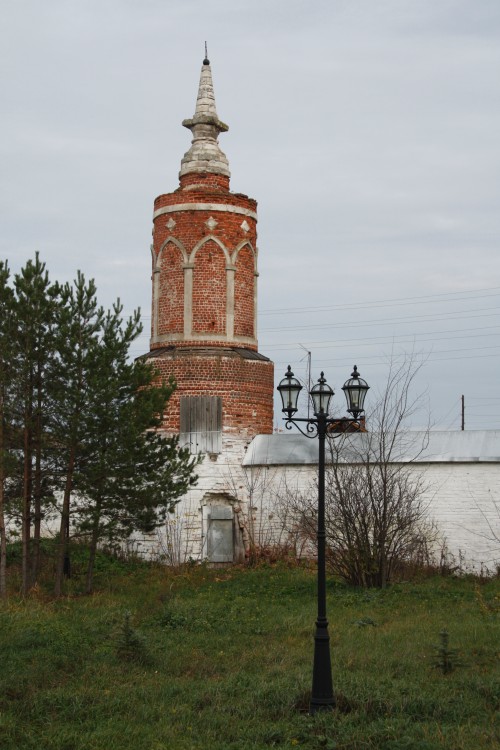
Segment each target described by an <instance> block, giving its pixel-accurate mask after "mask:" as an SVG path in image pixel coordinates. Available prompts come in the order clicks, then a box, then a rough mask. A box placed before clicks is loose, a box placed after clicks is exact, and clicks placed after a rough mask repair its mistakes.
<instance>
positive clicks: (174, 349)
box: [147, 59, 274, 437]
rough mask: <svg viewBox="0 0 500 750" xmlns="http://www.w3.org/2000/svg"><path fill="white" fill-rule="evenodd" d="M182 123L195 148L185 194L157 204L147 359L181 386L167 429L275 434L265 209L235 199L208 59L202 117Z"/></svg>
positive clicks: (182, 178)
mask: <svg viewBox="0 0 500 750" xmlns="http://www.w3.org/2000/svg"><path fill="white" fill-rule="evenodd" d="M182 124H183V125H184V126H185V127H186V128H188V129H189V130H190V131H191V133H192V143H191V147H190V149H189V150H188V151H187V153H186V154H185V155H184V157H183V159H182V161H181V170H180V173H179V187H178V188H177V189H176V190H174V191H173V192H171V193H166V194H164V195H160V196H158V198H156V200H155V202H154V214H153V244H152V246H151V249H152V287H153V290H152V315H151V321H152V322H151V341H150V352H149V355H147V358H148V359H149V360H151V361H153V362H154V364H155V366H156V368H157V369H158V370H159V372H160V373H161V375H162V377H165V378H168V377H169V376H173V377H174V378H175V380H176V382H177V390H176V391H175V393H174V395H173V396H172V398H171V400H170V403H169V407H168V412H167V414H166V415H165V425H164V426H165V428H166V429H167V430H169V431H172V432H179V431H180V432H182V431H183V430H184V429H185V426H183V423H184V424H185V423H186V419H187V421H188V422H189V421H190V420H191V422H192V421H193V419H194V420H196V419H198V421H199V420H200V419H201V417H200V413H201V412H203V411H205V412H206V411H207V410H208V412H210V414H209V415H208V417H207V419H208V422H207V424H209V423H210V424H211V425H212V426H213V425H214V424H216V425H217V429H218V430H220V431H221V433H232V434H236V435H238V436H240V437H252V436H253V435H256V434H259V433H270V432H272V423H273V383H274V372H273V363H272V362H271V361H270V360H269V359H268V358H267V357H264V356H263V355H262V354H260V353H259V351H258V341H257V279H258V271H257V202H256V201H255V200H253V199H252V198H249V197H248V196H246V195H243V194H241V193H232V192H230V187H229V181H230V172H229V164H228V160H227V158H226V156H225V154H224V153H223V152H222V150H221V148H220V146H219V142H218V136H219V134H220V133H223V132H225V131H226V130H228V126H227V125H226V124H225V123H223V122H222V121H221V120H220V119H219V117H218V115H217V111H216V105H215V96H214V89H213V83H212V71H211V67H210V63H209V61H208V60H207V59H205V60H204V61H203V65H202V69H201V76H200V84H199V90H198V97H197V100H196V107H195V113H194V116H193V117H192V118H191V119H188V120H184V121H183V123H182ZM187 397H189V398H187ZM196 399H203V400H202V401H199V403H198V402H197V401H196ZM200 409H201V412H200ZM183 410H184V412H185V413H184V415H183V414H182V411H183ZM186 410H187V411H186ZM193 415H198V416H193ZM205 427H206V425H205ZM207 429H211V428H210V427H208V428H207Z"/></svg>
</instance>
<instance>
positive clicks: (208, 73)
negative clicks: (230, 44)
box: [179, 55, 230, 177]
mask: <svg viewBox="0 0 500 750" xmlns="http://www.w3.org/2000/svg"><path fill="white" fill-rule="evenodd" d="M182 124H183V125H184V127H185V128H188V129H189V130H190V131H191V132H192V134H193V141H192V144H191V148H190V149H189V151H188V152H187V153H186V154H184V158H183V159H182V161H181V171H180V174H179V177H182V176H183V175H186V174H191V173H193V172H212V173H215V174H222V175H226V176H227V177H230V172H229V163H228V160H227V157H226V155H225V154H224V153H223V152H222V151H221V149H220V146H219V142H218V140H217V139H218V136H219V133H224V132H225V131H226V130H229V128H228V126H227V125H226V124H225V123H224V122H222V121H221V120H219V117H218V115H217V109H216V106H215V94H214V86H213V82H212V70H211V68H210V61H209V60H208V59H207V57H206V55H205V59H204V60H203V66H202V68H201V75H200V85H199V88H198V97H197V99H196V109H195V113H194V115H193V118H192V119H191V120H183V122H182Z"/></svg>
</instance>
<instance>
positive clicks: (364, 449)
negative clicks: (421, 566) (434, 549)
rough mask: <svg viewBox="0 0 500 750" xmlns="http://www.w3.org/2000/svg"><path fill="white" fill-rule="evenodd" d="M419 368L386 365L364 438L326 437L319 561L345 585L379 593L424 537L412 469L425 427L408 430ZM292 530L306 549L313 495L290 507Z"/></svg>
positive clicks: (419, 490) (421, 490) (410, 361)
mask: <svg viewBox="0 0 500 750" xmlns="http://www.w3.org/2000/svg"><path fill="white" fill-rule="evenodd" d="M419 369H420V368H419V366H418V365H415V361H414V358H413V357H412V356H409V357H408V358H407V359H405V361H404V362H403V363H402V364H400V365H396V364H394V363H391V364H390V368H389V373H388V376H387V380H386V383H385V388H384V390H383V393H382V395H381V397H380V399H379V401H378V403H376V404H375V406H374V407H373V408H372V409H371V410H370V413H369V417H368V420H367V426H368V430H367V432H357V433H349V432H345V433H343V434H342V435H334V434H332V435H331V436H330V438H329V441H328V442H329V446H330V461H329V466H328V467H327V471H326V498H325V500H326V531H327V560H328V564H329V567H330V569H331V571H332V572H334V573H335V574H337V575H339V576H340V577H341V578H342V579H344V580H345V581H347V582H348V583H350V584H352V585H356V586H363V587H380V588H384V587H385V586H386V585H387V583H388V582H389V581H390V580H391V576H392V575H393V574H394V571H395V569H396V566H397V565H398V563H401V562H404V561H405V560H409V559H412V558H413V557H414V556H415V553H416V552H417V551H419V550H420V549H421V548H422V545H424V546H425V545H426V544H427V543H428V542H429V541H431V540H430V539H429V535H430V534H431V528H430V524H429V522H428V520H427V517H426V503H425V500H424V495H425V492H426V489H427V485H426V482H425V477H424V475H423V473H422V471H421V470H420V469H419V468H418V466H416V465H415V462H416V461H417V460H418V458H419V456H420V455H421V454H422V452H423V451H424V450H425V448H426V446H427V444H428V428H427V429H426V430H424V431H423V432H419V433H416V432H413V433H412V432H411V431H410V430H409V429H408V423H409V420H410V418H411V416H412V415H413V414H414V413H415V411H416V410H417V409H418V408H419V407H420V406H421V402H422V397H421V396H416V397H414V396H413V386H414V381H415V378H416V375H417V373H418V371H419ZM294 506H295V512H296V514H297V515H298V516H299V517H300V526H301V528H302V530H303V532H305V534H306V536H307V537H308V538H309V539H310V541H311V543H314V540H315V535H316V501H315V496H314V493H312V494H311V495H308V496H307V497H302V498H301V499H300V502H297V501H296V500H295V501H294Z"/></svg>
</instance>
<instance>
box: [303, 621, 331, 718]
mask: <svg viewBox="0 0 500 750" xmlns="http://www.w3.org/2000/svg"><path fill="white" fill-rule="evenodd" d="M334 708H335V698H334V696H333V684H332V665H331V660H330V636H329V635H328V622H327V620H326V619H325V620H324V621H322V622H320V621H319V620H318V621H317V622H316V633H315V636H314V664H313V682H312V693H311V703H310V705H309V713H310V714H311V715H312V714H315V713H317V712H318V711H331V710H332V709H334Z"/></svg>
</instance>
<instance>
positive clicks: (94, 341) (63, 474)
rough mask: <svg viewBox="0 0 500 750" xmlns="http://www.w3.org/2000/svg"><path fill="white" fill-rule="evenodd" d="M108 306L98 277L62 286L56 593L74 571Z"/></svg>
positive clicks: (54, 431)
mask: <svg viewBox="0 0 500 750" xmlns="http://www.w3.org/2000/svg"><path fill="white" fill-rule="evenodd" d="M103 317H104V311H103V309H102V308H100V307H99V306H98V302H97V297H96V287H95V283H94V281H93V279H91V280H90V281H89V282H88V283H86V281H85V277H84V275H83V274H82V273H81V272H80V271H79V272H78V274H77V278H76V279H75V281H74V285H70V284H66V285H65V286H64V287H63V288H62V289H61V304H60V306H59V308H58V319H57V323H58V325H57V336H56V340H55V347H56V357H55V358H54V360H53V371H52V377H51V387H50V390H51V395H52V399H53V403H54V409H53V417H52V423H51V438H52V446H53V452H54V458H55V465H56V484H57V486H58V488H59V489H60V490H61V491H62V495H63V497H62V508H61V519H60V529H59V550H58V556H57V565H56V577H55V586H54V593H55V595H56V596H59V595H60V594H61V593H62V585H63V578H64V576H65V575H66V576H68V577H69V575H70V558H69V549H68V541H69V530H70V513H71V507H70V506H71V496H72V493H73V487H74V483H75V474H77V473H78V470H79V463H80V461H81V460H82V455H83V443H84V439H85V429H86V424H85V423H86V417H85V415H86V414H87V413H88V411H89V409H90V405H91V397H90V389H89V370H90V367H91V366H92V361H93V358H94V354H93V351H94V349H95V348H96V347H97V346H98V343H99V332H100V330H101V326H102V321H103Z"/></svg>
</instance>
